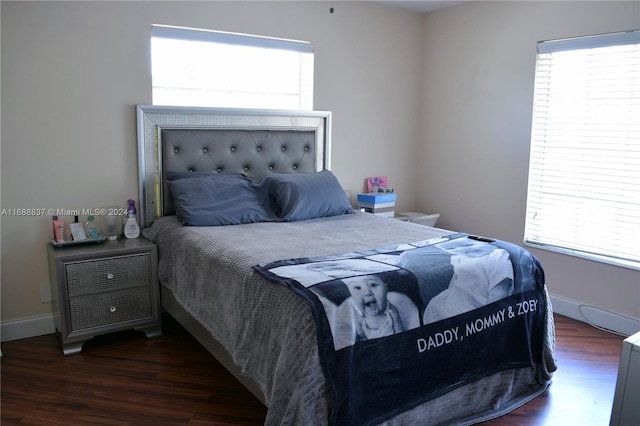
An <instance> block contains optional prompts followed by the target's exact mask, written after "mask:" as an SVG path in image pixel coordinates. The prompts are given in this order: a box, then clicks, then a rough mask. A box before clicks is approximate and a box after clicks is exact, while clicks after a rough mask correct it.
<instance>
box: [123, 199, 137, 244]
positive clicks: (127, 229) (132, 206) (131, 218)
mask: <svg viewBox="0 0 640 426" xmlns="http://www.w3.org/2000/svg"><path fill="white" fill-rule="evenodd" d="M124 236H125V237H127V238H138V237H139V236H140V226H138V219H136V202H135V201H133V200H129V207H128V208H127V220H126V222H125V223H124Z"/></svg>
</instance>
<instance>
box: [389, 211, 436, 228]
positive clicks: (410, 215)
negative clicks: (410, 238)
mask: <svg viewBox="0 0 640 426" xmlns="http://www.w3.org/2000/svg"><path fill="white" fill-rule="evenodd" d="M405 218H406V219H405ZM396 219H400V220H406V221H407V222H413V223H417V224H418V225H424V226H435V225H436V222H437V221H438V219H440V213H433V214H426V213H418V212H402V213H400V214H399V215H398V217H396Z"/></svg>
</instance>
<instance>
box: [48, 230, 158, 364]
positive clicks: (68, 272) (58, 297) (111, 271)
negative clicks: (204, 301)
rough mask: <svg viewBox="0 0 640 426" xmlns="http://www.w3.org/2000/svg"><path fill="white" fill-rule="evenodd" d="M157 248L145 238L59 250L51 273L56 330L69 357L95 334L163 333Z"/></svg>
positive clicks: (55, 250)
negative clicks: (118, 332) (139, 331)
mask: <svg viewBox="0 0 640 426" xmlns="http://www.w3.org/2000/svg"><path fill="white" fill-rule="evenodd" d="M157 269H158V255H157V248H156V245H155V244H153V243H151V242H150V241H148V240H146V239H144V238H142V237H141V238H136V239H122V240H117V241H105V242H102V243H100V244H86V245H78V246H73V247H61V248H56V247H53V246H52V245H51V244H49V274H50V277H51V284H52V287H51V295H52V298H53V315H54V322H55V327H56V331H57V332H59V333H60V340H61V343H62V349H63V352H64V354H65V355H72V354H76V353H78V352H80V351H81V350H82V345H83V344H84V343H85V342H86V341H88V340H90V339H92V338H93V337H94V336H97V335H100V334H105V333H110V332H114V331H120V330H126V329H136V330H141V331H143V332H144V333H145V334H146V336H147V337H155V336H160V335H162V328H161V322H160V296H159V286H158V278H157Z"/></svg>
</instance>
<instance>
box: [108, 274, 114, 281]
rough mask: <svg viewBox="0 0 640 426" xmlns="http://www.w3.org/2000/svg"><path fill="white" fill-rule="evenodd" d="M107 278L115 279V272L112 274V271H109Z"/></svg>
mask: <svg viewBox="0 0 640 426" xmlns="http://www.w3.org/2000/svg"><path fill="white" fill-rule="evenodd" d="M107 279H108V280H112V279H113V274H112V273H111V272H109V273H108V274H107Z"/></svg>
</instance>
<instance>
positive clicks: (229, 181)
mask: <svg viewBox="0 0 640 426" xmlns="http://www.w3.org/2000/svg"><path fill="white" fill-rule="evenodd" d="M168 185H169V190H170V191H171V196H172V198H173V204H174V206H175V209H176V215H177V216H178V218H179V219H180V220H181V221H182V222H183V223H184V224H185V225H189V226H218V225H239V224H243V223H253V222H267V221H274V220H276V219H277V218H276V217H275V215H274V213H273V212H272V211H271V209H270V207H269V192H268V188H267V187H266V185H264V182H263V181H262V180H261V179H253V178H248V177H245V176H242V175H239V174H219V173H214V174H208V175H206V176H197V177H193V178H191V177H182V178H180V179H175V180H171V181H169V182H168Z"/></svg>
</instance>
